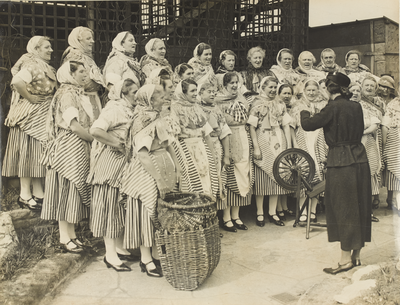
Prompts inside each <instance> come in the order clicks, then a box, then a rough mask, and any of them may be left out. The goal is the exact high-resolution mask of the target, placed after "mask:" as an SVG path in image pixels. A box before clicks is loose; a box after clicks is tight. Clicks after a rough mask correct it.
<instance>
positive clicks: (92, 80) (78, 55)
mask: <svg viewBox="0 0 400 305" xmlns="http://www.w3.org/2000/svg"><path fill="white" fill-rule="evenodd" d="M84 31H90V32H91V33H92V35H93V31H92V30H91V29H89V28H86V27H82V26H79V27H76V28H74V29H73V30H72V31H71V33H70V34H69V36H68V44H69V47H68V48H67V49H66V50H65V51H64V53H63V55H62V56H61V65H63V64H64V62H65V61H69V60H74V61H78V62H82V63H83V64H84V65H85V68H86V69H87V70H88V71H89V79H88V80H87V81H86V84H85V91H88V92H93V91H97V90H98V89H99V85H101V86H103V87H106V84H105V82H104V78H103V75H102V74H101V71H100V69H99V68H98V67H97V65H96V62H95V61H94V59H93V53H92V51H87V50H85V49H84V48H83V46H82V44H81V43H80V42H79V39H80V37H81V36H80V35H81V34H82V33H83V32H84Z"/></svg>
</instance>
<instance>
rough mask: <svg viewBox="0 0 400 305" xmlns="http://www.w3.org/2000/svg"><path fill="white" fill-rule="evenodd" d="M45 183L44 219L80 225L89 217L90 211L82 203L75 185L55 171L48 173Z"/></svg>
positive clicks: (42, 215)
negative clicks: (79, 223)
mask: <svg viewBox="0 0 400 305" xmlns="http://www.w3.org/2000/svg"><path fill="white" fill-rule="evenodd" d="M45 183H46V190H45V193H44V199H43V208H42V214H41V216H40V217H41V218H42V219H46V220H58V221H68V222H69V223H78V222H79V221H81V220H82V219H84V218H88V217H89V209H88V208H87V207H86V206H85V205H84V204H83V203H82V200H81V196H80V195H79V192H78V189H77V188H76V186H75V184H74V183H72V182H71V181H70V180H68V179H66V178H64V177H63V176H61V175H60V174H59V173H58V172H56V171H55V170H54V169H49V170H48V171H47V174H46V182H45Z"/></svg>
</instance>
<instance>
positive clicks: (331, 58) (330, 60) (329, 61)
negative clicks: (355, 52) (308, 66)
mask: <svg viewBox="0 0 400 305" xmlns="http://www.w3.org/2000/svg"><path fill="white" fill-rule="evenodd" d="M335 58H336V56H335V53H333V52H330V51H328V52H324V53H323V54H322V60H323V61H324V64H325V66H327V67H328V68H330V67H333V65H334V64H335Z"/></svg>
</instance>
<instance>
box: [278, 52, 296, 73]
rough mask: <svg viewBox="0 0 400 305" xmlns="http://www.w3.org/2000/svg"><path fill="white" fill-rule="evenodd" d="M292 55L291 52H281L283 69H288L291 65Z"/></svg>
mask: <svg viewBox="0 0 400 305" xmlns="http://www.w3.org/2000/svg"><path fill="white" fill-rule="evenodd" d="M292 63H293V57H292V54H290V53H287V52H282V55H281V65H282V67H283V68H284V69H286V70H289V69H290V68H291V67H292Z"/></svg>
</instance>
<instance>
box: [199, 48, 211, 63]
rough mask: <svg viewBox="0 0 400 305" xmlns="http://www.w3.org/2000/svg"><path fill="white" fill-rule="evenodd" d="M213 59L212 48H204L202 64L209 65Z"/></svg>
mask: <svg viewBox="0 0 400 305" xmlns="http://www.w3.org/2000/svg"><path fill="white" fill-rule="evenodd" d="M211 59H212V50H211V49H205V50H203V53H201V55H200V61H201V63H202V65H204V66H208V65H210V64H211Z"/></svg>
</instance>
